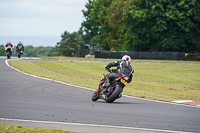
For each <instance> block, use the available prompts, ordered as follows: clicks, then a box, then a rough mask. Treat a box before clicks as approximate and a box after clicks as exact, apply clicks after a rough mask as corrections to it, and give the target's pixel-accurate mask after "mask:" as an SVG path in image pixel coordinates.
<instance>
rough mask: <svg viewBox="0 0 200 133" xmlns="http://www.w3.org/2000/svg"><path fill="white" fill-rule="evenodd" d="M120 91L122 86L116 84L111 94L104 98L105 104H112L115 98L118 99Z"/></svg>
mask: <svg viewBox="0 0 200 133" xmlns="http://www.w3.org/2000/svg"><path fill="white" fill-rule="evenodd" d="M122 91H123V87H122V85H120V84H117V85H116V88H115V90H114V91H113V93H112V94H111V95H110V96H108V97H106V98H105V101H106V102H107V103H113V102H114V101H115V100H116V99H117V98H119V95H120V94H121V93H122Z"/></svg>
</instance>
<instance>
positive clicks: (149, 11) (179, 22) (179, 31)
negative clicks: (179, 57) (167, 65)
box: [124, 0, 200, 52]
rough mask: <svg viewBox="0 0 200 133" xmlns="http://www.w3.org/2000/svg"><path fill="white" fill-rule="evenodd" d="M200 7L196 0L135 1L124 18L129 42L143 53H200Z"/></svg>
mask: <svg viewBox="0 0 200 133" xmlns="http://www.w3.org/2000/svg"><path fill="white" fill-rule="evenodd" d="M198 7H199V2H197V1H196V0H176V1H174V0H159V1H155V0H149V1H146V0H131V2H130V5H129V7H128V8H127V10H126V13H125V17H124V24H125V28H124V35H125V39H126V41H125V42H127V45H128V46H129V47H130V48H131V47H132V48H134V49H132V50H139V51H180V52H194V51H196V50H197V49H198V50H199V44H200V42H198V41H197V40H198V39H199V37H198V35H199V27H198V24H199V22H200V21H199V17H198V16H199V8H198ZM133 42H134V43H133Z"/></svg>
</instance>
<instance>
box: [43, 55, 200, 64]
mask: <svg viewBox="0 0 200 133" xmlns="http://www.w3.org/2000/svg"><path fill="white" fill-rule="evenodd" d="M42 59H52V60H60V61H65V60H90V61H93V60H95V61H116V60H119V59H103V58H81V57H65V56H52V57H42ZM131 62H132V63H140V62H144V63H148V62H150V63H152V62H154V63H200V62H199V61H174V60H139V59H132V61H131Z"/></svg>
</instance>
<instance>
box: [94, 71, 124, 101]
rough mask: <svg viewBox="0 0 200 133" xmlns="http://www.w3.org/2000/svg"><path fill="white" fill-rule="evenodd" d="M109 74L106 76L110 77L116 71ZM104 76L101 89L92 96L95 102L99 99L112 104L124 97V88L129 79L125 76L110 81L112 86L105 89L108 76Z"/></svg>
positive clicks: (100, 84) (100, 85)
mask: <svg viewBox="0 0 200 133" xmlns="http://www.w3.org/2000/svg"><path fill="white" fill-rule="evenodd" d="M108 71H109V73H108V74H106V75H109V74H111V73H113V72H114V71H116V70H110V69H109V70H108ZM106 75H105V74H104V77H102V78H101V80H100V83H99V89H97V91H95V92H94V93H93V95H92V101H93V102H95V101H97V100H98V99H103V100H105V101H106V102H107V103H112V102H114V101H115V100H116V99H118V98H120V97H121V96H122V94H121V93H122V91H123V88H124V87H125V86H126V85H127V81H128V77H125V76H121V75H120V76H118V78H116V79H115V80H114V81H110V85H109V86H108V87H105V85H106V84H107V83H106V78H105V76H106Z"/></svg>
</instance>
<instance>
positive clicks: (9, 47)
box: [5, 46, 13, 59]
mask: <svg viewBox="0 0 200 133" xmlns="http://www.w3.org/2000/svg"><path fill="white" fill-rule="evenodd" d="M12 51H13V49H12V47H11V46H8V47H5V53H6V56H7V58H8V59H10V57H11V55H12Z"/></svg>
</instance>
